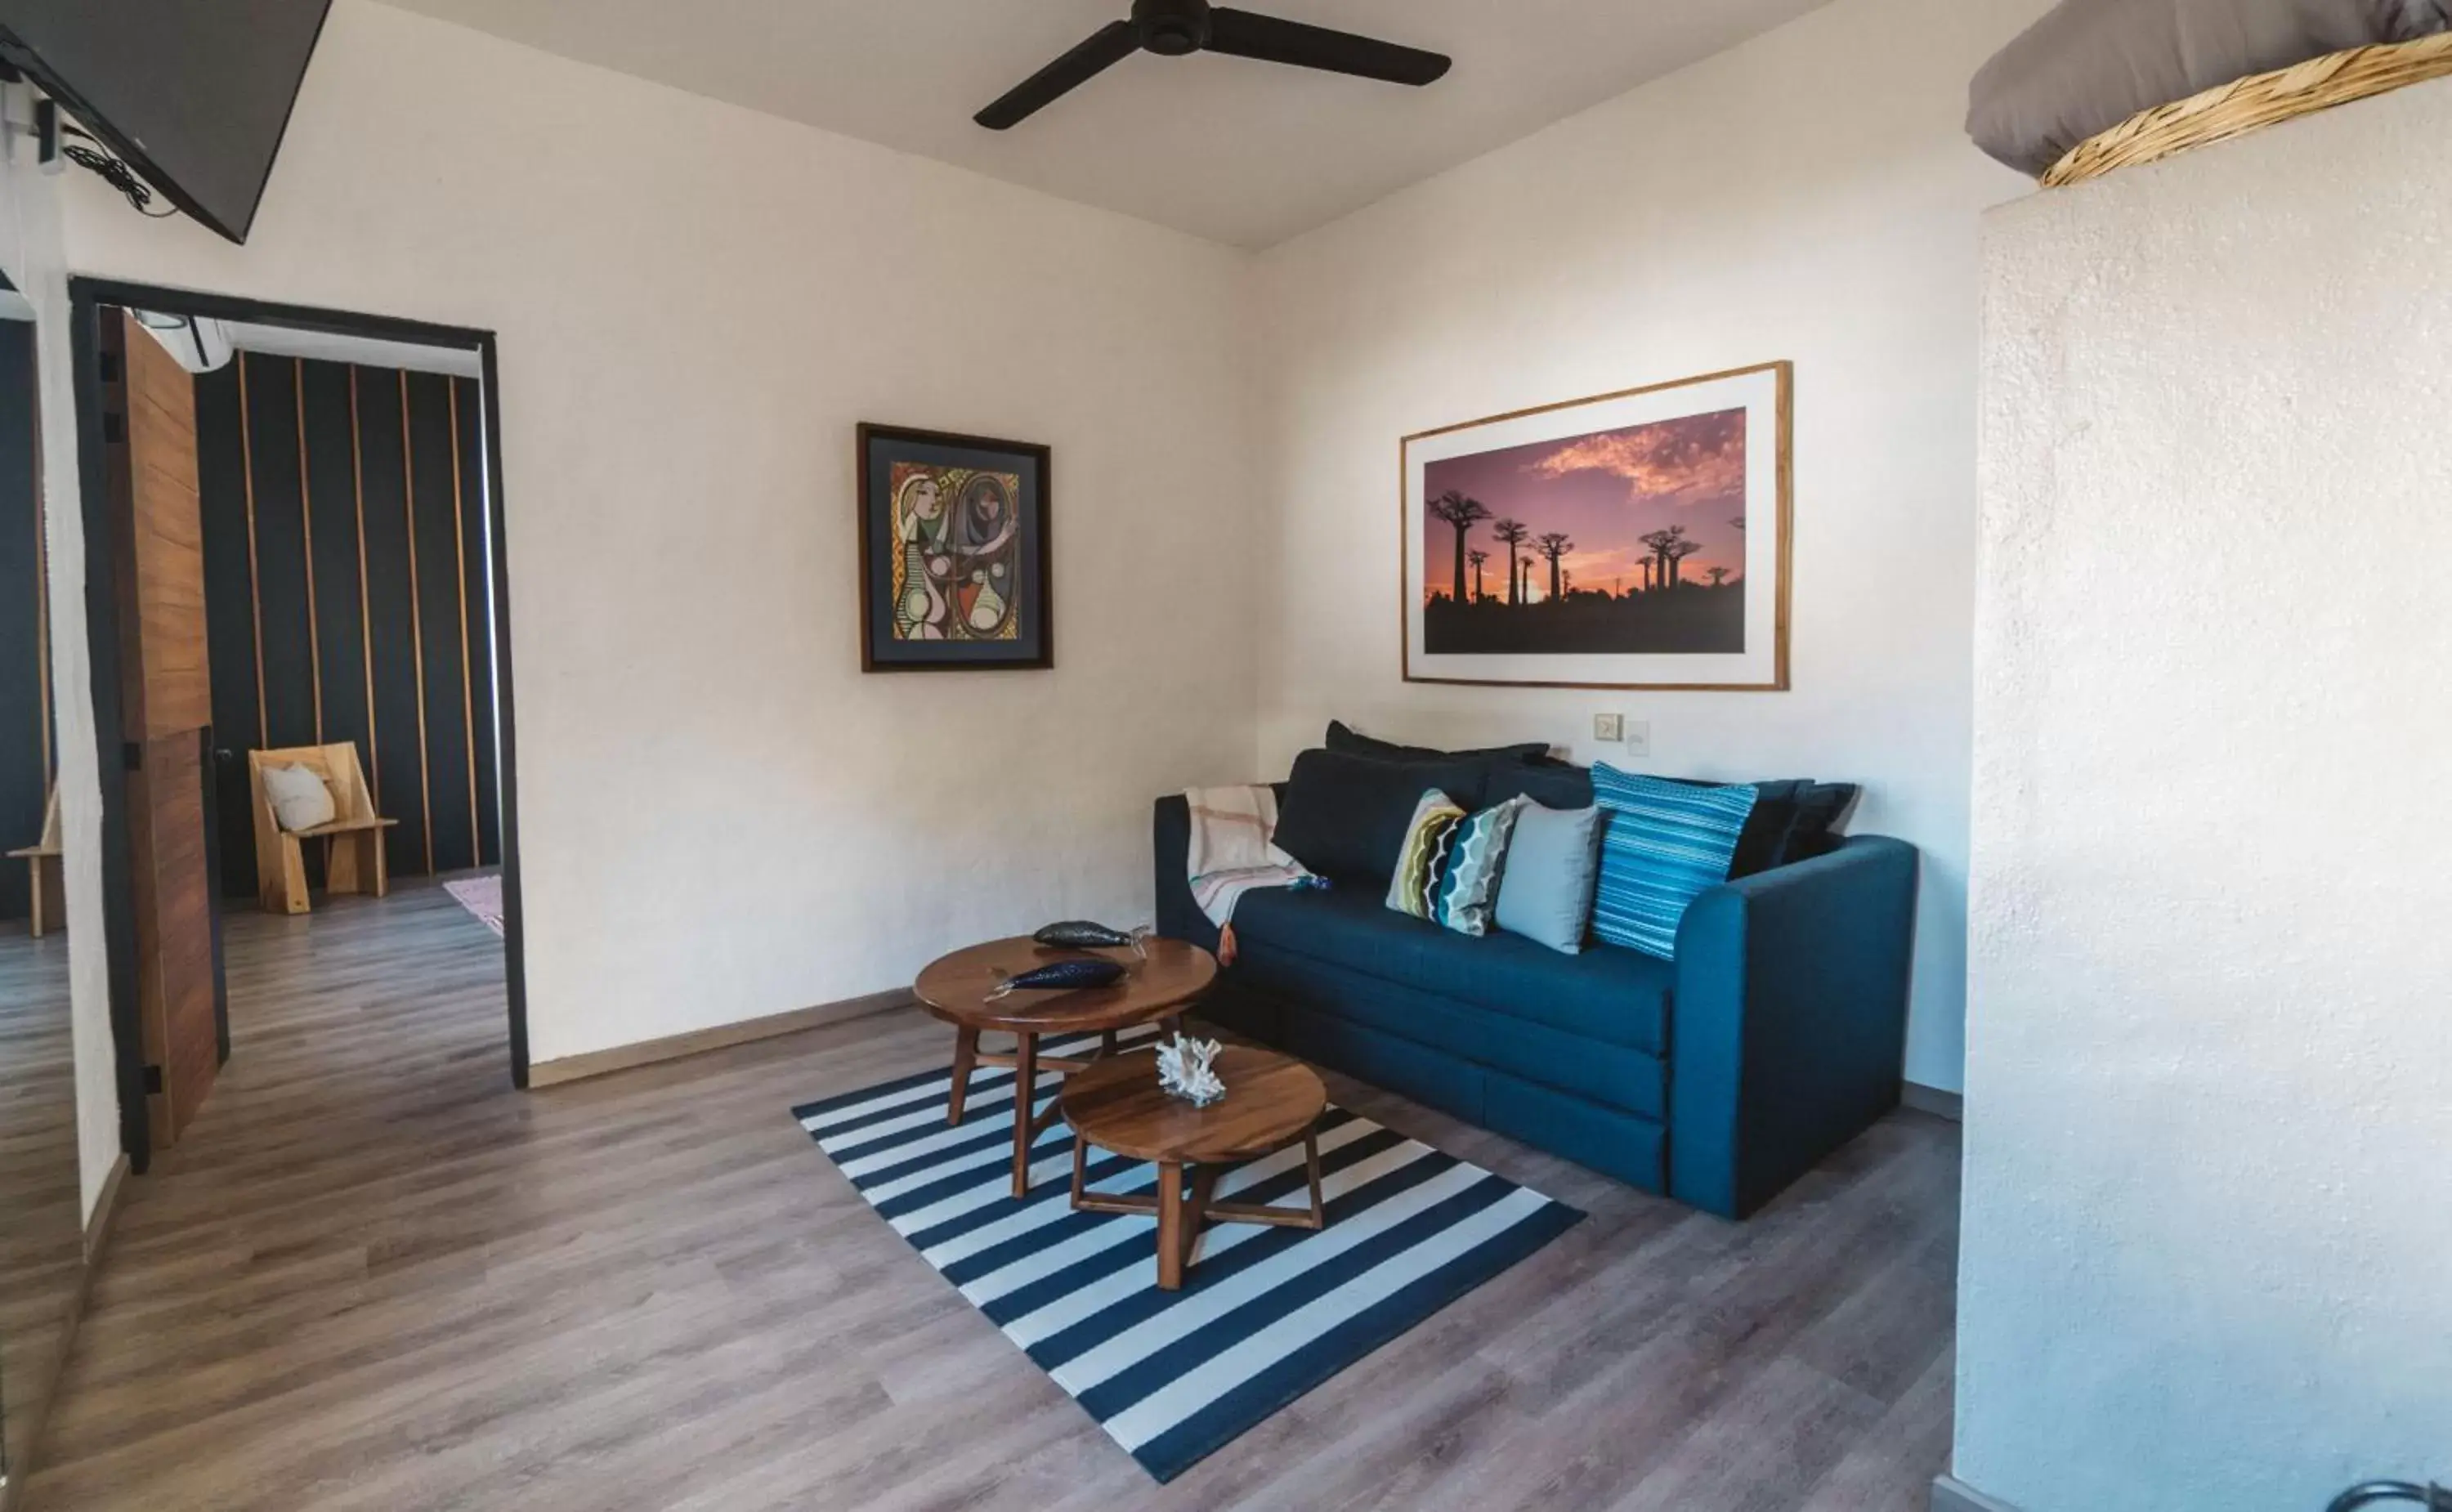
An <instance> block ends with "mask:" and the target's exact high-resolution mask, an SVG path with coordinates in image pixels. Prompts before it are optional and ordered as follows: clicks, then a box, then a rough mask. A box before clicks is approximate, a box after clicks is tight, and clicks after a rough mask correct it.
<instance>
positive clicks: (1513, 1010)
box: [1155, 790, 1916, 1218]
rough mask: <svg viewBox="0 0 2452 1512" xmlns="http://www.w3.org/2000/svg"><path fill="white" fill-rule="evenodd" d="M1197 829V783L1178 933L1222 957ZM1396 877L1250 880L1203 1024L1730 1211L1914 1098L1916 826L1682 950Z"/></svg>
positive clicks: (1692, 916) (1177, 826)
mask: <svg viewBox="0 0 2452 1512" xmlns="http://www.w3.org/2000/svg"><path fill="white" fill-rule="evenodd" d="M1281 791H1282V790H1281ZM1190 837H1191V819H1190V815H1189V813H1188V811H1187V810H1186V808H1185V806H1184V801H1183V798H1182V796H1181V795H1175V796H1171V797H1165V798H1161V799H1159V800H1158V801H1157V814H1156V820H1155V841H1156V864H1157V929H1158V933H1162V934H1168V935H1172V936H1174V937H1176V938H1178V939H1187V940H1195V941H1197V942H1199V943H1200V944H1202V945H1204V946H1208V947H1210V948H1213V949H1214V948H1215V947H1216V943H1217V931H1216V929H1215V928H1214V927H1213V926H1212V925H1211V924H1210V923H1209V921H1208V919H1207V918H1206V917H1205V916H1203V915H1202V913H1201V912H1200V910H1199V908H1198V907H1197V906H1196V904H1195V903H1194V902H1193V900H1192V892H1191V889H1190V888H1189V886H1187V885H1186V882H1185V879H1184V855H1185V851H1186V849H1187V847H1188V845H1189V843H1190ZM1382 891H1384V878H1383V879H1382V888H1381V889H1369V888H1365V887H1362V886H1358V885H1346V886H1340V887H1337V888H1335V889H1333V890H1330V891H1287V890H1279V891H1270V892H1260V893H1250V894H1248V895H1246V896H1245V897H1244V899H1243V900H1242V903H1241V904H1240V905H1239V906H1238V907H1237V909H1236V913H1235V934H1236V944H1237V948H1238V954H1237V958H1236V963H1235V965H1234V966H1233V967H1232V968H1231V969H1229V970H1228V971H1227V972H1224V973H1223V974H1222V976H1221V977H1220V979H1219V982H1218V985H1217V988H1216V992H1214V993H1213V994H1212V996H1211V997H1210V999H1209V1000H1208V1002H1207V1003H1206V1004H1205V1005H1204V1006H1203V1008H1202V1010H1201V1011H1202V1013H1203V1015H1204V1016H1206V1017H1208V1018H1210V1019H1212V1020H1214V1021H1216V1023H1218V1024H1220V1025H1222V1026H1224V1027H1226V1028H1228V1029H1230V1030H1233V1031H1236V1032H1237V1033H1241V1034H1245V1035H1249V1036H1250V1037H1252V1038H1254V1039H1256V1040H1259V1041H1260V1042H1262V1043H1264V1044H1270V1045H1275V1046H1277V1047H1279V1048H1280V1049H1283V1050H1285V1051H1289V1052H1290V1053H1293V1054H1295V1055H1299V1056H1302V1057H1303V1058H1304V1059H1306V1060H1310V1061H1314V1062H1316V1063H1318V1064H1320V1065H1323V1066H1327V1067H1331V1068H1333V1069H1335V1070H1340V1071H1344V1072H1346V1073H1347V1074H1349V1075H1352V1076H1354V1077H1355V1078H1357V1079H1359V1080H1361V1081H1365V1082H1369V1083H1371V1084H1372V1085H1374V1086H1376V1087H1382V1088H1386V1089H1387V1090H1391V1091H1394V1092H1399V1093H1402V1094H1403V1095H1405V1096H1407V1097H1410V1098H1413V1099H1414V1100H1415V1101H1417V1102H1421V1103H1426V1104H1428V1105H1430V1106H1431V1107H1434V1108H1436V1109H1441V1110H1443V1111H1445V1112H1449V1113H1452V1114H1454V1115H1455V1116H1456V1117H1459V1118H1462V1119H1465V1120H1467V1121H1468V1122H1471V1123H1473V1124H1477V1125H1480V1126H1481V1127H1483V1128H1486V1129H1494V1130H1496V1131H1497V1132H1499V1133H1502V1134H1505V1135H1508V1136H1509V1137H1511V1138H1513V1139H1517V1140H1521V1141H1523V1142H1524V1143H1525V1144H1528V1145H1531V1146H1533V1147H1534V1148H1536V1149H1545V1150H1548V1151H1550V1152H1552V1153H1553V1154H1557V1155H1562V1156H1564V1157H1566V1158H1567V1159H1569V1160H1572V1161H1574V1162H1576V1163H1578V1164H1580V1165H1584V1166H1588V1167H1591V1168H1592V1169H1594V1170H1598V1171H1602V1172H1605V1173H1607V1174H1609V1175H1611V1176H1614V1177H1616V1178H1617V1179H1619V1180H1621V1181H1624V1182H1628V1183H1630V1184H1631V1185H1633V1186H1636V1187H1640V1188H1644V1189H1645V1190H1648V1191H1655V1192H1664V1193H1666V1194H1668V1195H1670V1196H1671V1197H1674V1198H1676V1199H1678V1200H1679V1201H1681V1202H1685V1203H1688V1204H1691V1206H1693V1207H1696V1208H1703V1209H1705V1210H1707V1211H1710V1212H1715V1213H1719V1214H1722V1215H1724V1216H1727V1217H1730V1218H1743V1217H1745V1216H1747V1215H1748V1214H1750V1213H1751V1212H1753V1211H1754V1210H1755V1209H1756V1208H1760V1207H1761V1206H1762V1205H1763V1204H1765V1203H1767V1202H1769V1201H1770V1199H1771V1198H1772V1197H1774V1196H1776V1195H1778V1194H1779V1192H1780V1191H1781V1190H1782V1189H1783V1188H1786V1187H1787V1186H1788V1185H1789V1184H1790V1182H1793V1181H1794V1180H1796V1178H1797V1177H1799V1176H1801V1175H1803V1174H1804V1173H1805V1172H1806V1171H1807V1170H1809V1169H1810V1168H1812V1167H1813V1166H1814V1165H1815V1164H1816V1163H1817V1162H1819V1161H1821V1160H1822V1159H1823V1158H1824V1157H1825V1156H1827V1155H1829V1153H1830V1152H1831V1151H1833V1150H1835V1149H1838V1148H1839V1147H1840V1146H1841V1145H1844V1144H1846V1143H1847V1142H1848V1141H1849V1140H1850V1139H1852V1138H1854V1137H1855V1136H1856V1135H1857V1134H1859V1133H1861V1132H1863V1131H1864V1129H1867V1128H1868V1127H1869V1126H1870V1125H1871V1124H1872V1123H1873V1122H1874V1121H1875V1120H1877V1119H1879V1118H1880V1117H1881V1116H1882V1115H1883V1114H1884V1113H1886V1112H1888V1111H1889V1110H1890V1109H1892V1108H1893V1107H1895V1106H1897V1103H1898V1100H1899V1085H1900V1083H1899V1074H1900V1066H1901V1062H1902V1058H1903V1056H1904V1053H1905V1048H1906V1035H1907V1011H1908V966H1909V955H1910V952H1911V950H1912V946H1913V937H1914V928H1915V892H1916V853H1915V850H1914V848H1913V847H1911V846H1909V845H1907V844H1905V843H1904V842H1902V841H1898V840H1893V839H1888V838H1884V837H1880V836H1873V835H1858V836H1854V837H1851V838H1849V839H1848V840H1846V841H1845V842H1843V843H1841V844H1840V845H1838V847H1837V848H1836V849H1834V850H1831V851H1829V853H1828V854H1822V855H1817V856H1814V857H1812V858H1811V859H1809V860H1802V861H1797V862H1793V863H1791V864H1789V865H1785V866H1779V867H1774V868H1773V869H1771V870H1770V871H1767V872H1762V873H1758V874H1754V875H1751V876H1747V877H1743V878H1740V879H1738V880H1734V881H1731V882H1728V883H1726V884H1724V885H1722V886H1719V887H1715V888H1713V889H1711V890H1710V891H1709V892H1707V893H1704V894H1703V895H1702V896H1701V897H1699V898H1697V899H1696V900H1695V902H1694V904H1693V905H1692V907H1691V909H1689V910H1688V912H1687V914H1686V917H1685V920H1684V922H1683V923H1682V924H1681V925H1680V926H1679V929H1678V932H1677V958H1676V959H1675V960H1674V961H1673V962H1671V961H1662V960H1656V959H1654V958H1652V957H1651V956H1649V955H1645V954H1642V953H1640V952H1634V951H1630V950H1623V949H1620V948H1618V947H1616V946H1612V945H1603V944H1592V945H1589V946H1587V947H1586V948H1585V950H1584V952H1583V953H1581V954H1580V955H1568V954H1564V953H1561V952H1556V951H1552V950H1550V949H1549V948H1547V947H1545V946H1541V945H1536V944H1534V943H1533V942H1532V941H1531V940H1527V939H1523V938H1520V937H1518V936H1516V935H1513V934H1507V933H1496V932H1493V933H1491V934H1488V935H1485V936H1482V937H1480V938H1473V937H1470V936H1467V935H1463V934H1458V933H1453V932H1451V931H1447V930H1443V929H1440V928H1438V927H1437V926H1436V925H1434V924H1431V923H1428V922H1426V921H1424V920H1421V919H1416V918H1413V917H1410V916H1408V915H1406V914H1403V913H1397V912H1395V911H1394V910H1392V909H1390V908H1388V907H1386V905H1385V903H1384V900H1383V898H1382V895H1381V893H1382Z"/></svg>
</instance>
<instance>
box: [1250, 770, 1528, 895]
mask: <svg viewBox="0 0 2452 1512" xmlns="http://www.w3.org/2000/svg"><path fill="white" fill-rule="evenodd" d="M1488 770H1489V765H1488V763H1486V762H1481V761H1375V760H1373V759H1372V758H1371V757H1369V756H1349V755H1347V754H1345V753H1343V752H1339V751H1306V752H1304V753H1303V754H1302V755H1300V756H1296V757H1295V770H1294V776H1293V777H1292V778H1291V779H1290V780H1289V781H1288V782H1287V784H1286V795H1285V799H1284V801H1283V802H1282V803H1280V804H1279V805H1278V806H1277V834H1276V842H1277V848H1278V849H1279V850H1282V851H1284V852H1285V853H1286V854H1288V855H1291V856H1293V857H1294V858H1295V860H1297V861H1300V862H1301V863H1302V864H1303V865H1305V866H1307V867H1310V868H1311V869H1312V870H1313V871H1315V872H1317V873H1318V874H1320V875H1322V876H1325V877H1333V878H1335V879H1336V880H1339V881H1374V882H1377V883H1379V884H1380V885H1382V886H1385V885H1386V884H1387V881H1388V878H1389V877H1390V875H1392V874H1394V872H1395V870H1396V854H1397V853H1398V852H1399V851H1402V850H1403V849H1404V848H1405V832H1406V830H1407V828H1408V827H1409V826H1410V825H1411V824H1412V823H1413V818H1414V806H1415V805H1416V804H1418V803H1420V802H1421V801H1422V795H1423V794H1424V793H1427V792H1429V791H1430V790H1431V789H1433V788H1436V789H1438V790H1439V791H1440V792H1442V793H1444V794H1446V795H1448V796H1449V797H1450V798H1452V799H1453V800H1454V802H1455V804H1456V806H1457V807H1458V808H1461V809H1463V810H1465V811H1466V812H1468V813H1470V812H1472V811H1473V810H1475V809H1479V808H1482V807H1485V805H1484V804H1483V802H1482V788H1483V782H1484V775H1485V774H1486V773H1487V771H1488Z"/></svg>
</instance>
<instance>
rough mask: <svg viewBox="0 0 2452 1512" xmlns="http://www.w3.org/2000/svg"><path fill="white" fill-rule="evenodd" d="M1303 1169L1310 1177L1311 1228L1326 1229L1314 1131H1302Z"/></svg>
mask: <svg viewBox="0 0 2452 1512" xmlns="http://www.w3.org/2000/svg"><path fill="white" fill-rule="evenodd" d="M1303 1168H1304V1169H1305V1170H1306V1171H1308V1172H1309V1173H1310V1175H1311V1226H1312V1227H1314V1228H1325V1227H1328V1207H1327V1204H1326V1203H1325V1202H1323V1201H1322V1200H1321V1198H1320V1191H1319V1132H1318V1130H1317V1129H1305V1130H1304V1131H1303Z"/></svg>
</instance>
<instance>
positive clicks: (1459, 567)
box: [1431, 488, 1490, 603]
mask: <svg viewBox="0 0 2452 1512" xmlns="http://www.w3.org/2000/svg"><path fill="white" fill-rule="evenodd" d="M1431 518H1432V519H1433V520H1440V521H1442V522H1444V523H1446V524H1450V525H1453V526H1454V527H1455V601H1456V602H1458V603H1462V602H1464V559H1465V537H1467V536H1469V535H1471V534H1473V526H1474V525H1476V524H1478V523H1480V522H1481V521H1482V520H1488V519H1489V518H1490V506H1489V505H1487V504H1485V503H1483V502H1482V501H1480V500H1478V499H1468V498H1466V497H1465V496H1464V495H1462V494H1460V493H1457V492H1456V491H1455V490H1454V489H1453V488H1451V489H1449V490H1448V491H1447V492H1446V493H1443V494H1441V495H1439V497H1437V498H1436V499H1434V500H1432V501H1431Z"/></svg>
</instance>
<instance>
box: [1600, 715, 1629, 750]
mask: <svg viewBox="0 0 2452 1512" xmlns="http://www.w3.org/2000/svg"><path fill="white" fill-rule="evenodd" d="M1625 737H1626V716H1624V715H1622V714H1596V715H1593V716H1592V738H1593V739H1595V740H1598V741H1599V742H1600V743H1601V744H1603V745H1615V744H1617V743H1618V741H1620V740H1622V739H1624V738H1625Z"/></svg>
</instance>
